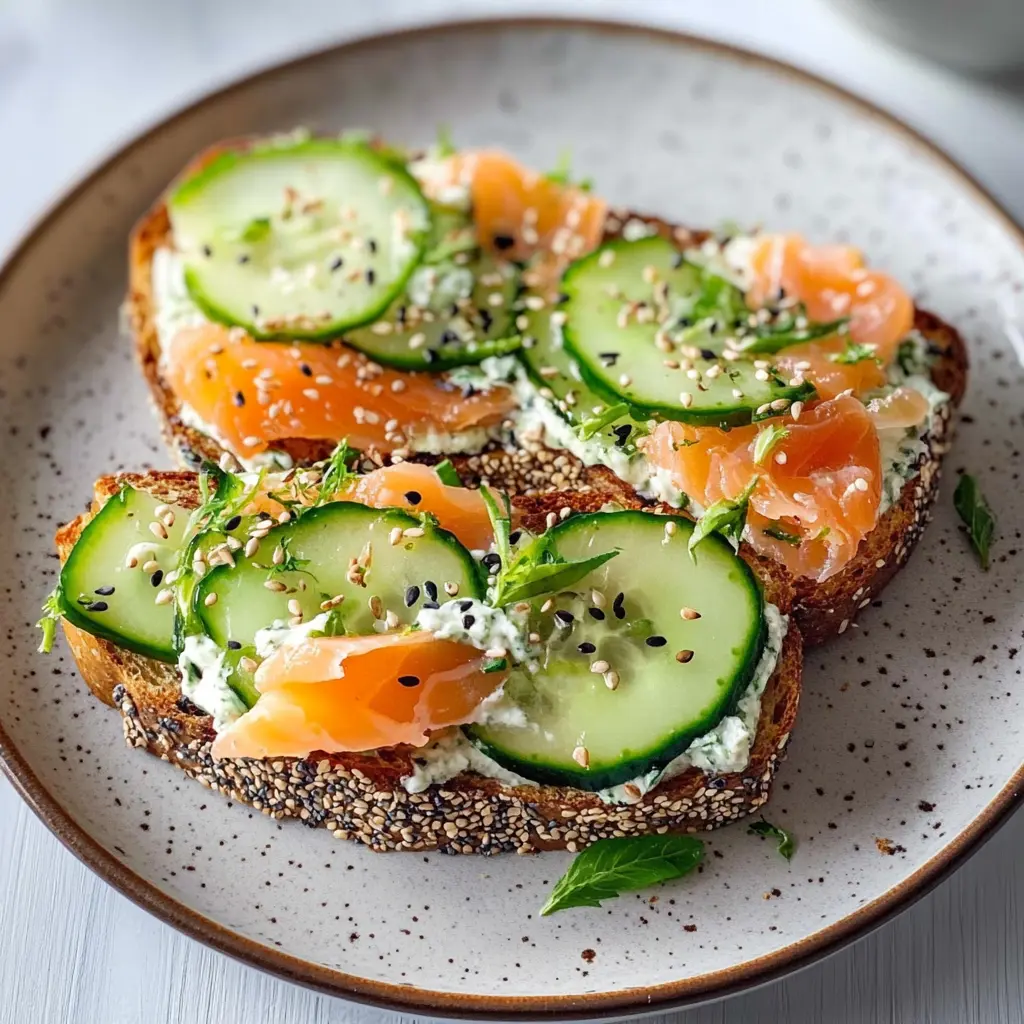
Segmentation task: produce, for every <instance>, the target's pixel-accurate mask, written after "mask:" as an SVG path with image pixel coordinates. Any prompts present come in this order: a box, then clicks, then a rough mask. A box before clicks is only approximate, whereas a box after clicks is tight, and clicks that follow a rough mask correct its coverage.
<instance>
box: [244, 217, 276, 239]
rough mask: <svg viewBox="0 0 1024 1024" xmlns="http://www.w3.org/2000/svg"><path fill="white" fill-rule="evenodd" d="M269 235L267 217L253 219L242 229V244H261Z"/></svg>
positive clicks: (268, 219)
mask: <svg viewBox="0 0 1024 1024" xmlns="http://www.w3.org/2000/svg"><path fill="white" fill-rule="evenodd" d="M269 234H270V218H269V217H253V219H252V220H251V221H249V223H248V224H246V225H245V227H244V228H243V229H242V236H241V237H242V241H243V242H261V241H262V240H263V239H264V238H266V237H267V235H269Z"/></svg>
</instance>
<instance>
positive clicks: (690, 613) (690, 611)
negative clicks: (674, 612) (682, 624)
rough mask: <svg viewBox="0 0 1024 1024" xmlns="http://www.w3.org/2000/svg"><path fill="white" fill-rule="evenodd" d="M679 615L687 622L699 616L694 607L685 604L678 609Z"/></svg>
mask: <svg viewBox="0 0 1024 1024" xmlns="http://www.w3.org/2000/svg"><path fill="white" fill-rule="evenodd" d="M679 617H680V618H681V619H685V620H686V621H687V622H692V621H693V620H694V619H699V618H700V612H699V611H697V610H696V609H694V608H687V607H686V606H685V605H684V606H683V607H682V608H680V609H679Z"/></svg>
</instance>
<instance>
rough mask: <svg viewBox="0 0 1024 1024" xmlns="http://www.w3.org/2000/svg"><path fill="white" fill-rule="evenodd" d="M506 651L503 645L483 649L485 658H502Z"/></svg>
mask: <svg viewBox="0 0 1024 1024" xmlns="http://www.w3.org/2000/svg"><path fill="white" fill-rule="evenodd" d="M507 654H508V651H507V650H506V649H505V648H504V647H489V648H488V649H487V650H486V651H484V657H485V658H504V657H505V656H506V655H507Z"/></svg>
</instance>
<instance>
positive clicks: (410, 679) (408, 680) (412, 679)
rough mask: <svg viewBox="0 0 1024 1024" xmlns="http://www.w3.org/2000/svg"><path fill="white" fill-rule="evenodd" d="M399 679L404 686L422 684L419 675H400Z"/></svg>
mask: <svg viewBox="0 0 1024 1024" xmlns="http://www.w3.org/2000/svg"><path fill="white" fill-rule="evenodd" d="M398 681H399V682H400V683H401V684H402V686H419V685H420V677H419V676H399V677H398Z"/></svg>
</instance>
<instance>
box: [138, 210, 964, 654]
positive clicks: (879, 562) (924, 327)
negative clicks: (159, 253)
mask: <svg viewBox="0 0 1024 1024" xmlns="http://www.w3.org/2000/svg"><path fill="white" fill-rule="evenodd" d="M610 213H611V215H610V217H609V224H610V225H612V229H610V230H609V231H608V232H607V235H608V237H613V236H615V235H617V234H619V233H620V232H621V230H622V225H625V224H627V223H629V222H631V221H642V222H643V223H645V224H647V225H649V226H650V227H651V228H653V229H654V230H655V231H657V232H658V233H660V234H664V235H666V236H668V237H671V238H672V239H674V240H675V241H676V242H677V243H678V244H680V245H698V244H700V242H701V241H703V240H704V239H706V238H707V237H708V233H707V232H705V231H698V230H692V229H689V228H686V227H684V226H681V225H673V224H670V223H668V222H666V221H664V220H661V219H660V218H656V217H647V216H644V215H642V214H636V213H633V212H631V211H627V210H612V211H610ZM170 234H171V231H170V220H169V217H168V213H167V207H166V205H165V204H164V202H163V201H162V200H161V201H159V202H157V204H156V205H155V206H154V207H153V208H152V209H151V210H150V211H149V212H148V213H147V214H146V215H145V216H144V217H143V218H142V220H140V221H139V223H138V224H137V225H136V227H135V229H134V231H133V232H132V236H131V242H130V254H129V255H130V258H129V266H130V270H129V293H128V298H127V303H126V306H127V310H128V314H129V323H130V325H131V330H132V333H133V336H134V341H135V348H136V354H137V356H138V359H139V363H140V365H141V368H142V372H143V375H144V376H145V378H146V382H147V384H148V386H149V392H150V397H151V399H152V402H153V405H154V408H155V409H156V413H157V418H158V420H159V422H160V426H161V431H162V433H163V436H164V439H165V441H166V442H167V444H168V446H169V447H170V448H171V449H172V451H173V452H174V453H175V455H176V457H177V459H178V460H179V462H180V463H181V464H182V465H183V466H185V467H187V468H195V467H197V466H199V465H200V464H201V463H202V461H203V460H210V461H214V462H216V461H218V460H219V459H220V458H221V456H222V455H223V454H224V452H223V449H222V448H221V447H220V445H219V444H218V443H217V442H216V441H215V440H214V439H213V438H211V437H209V436H207V435H205V434H203V433H201V432H199V431H197V430H196V429H194V428H193V427H191V426H188V425H187V424H186V423H185V422H184V421H183V419H182V415H181V402H180V401H179V399H178V397H177V396H176V395H175V394H174V392H173V391H172V389H171V388H170V387H169V385H168V384H167V382H166V380H165V379H164V377H163V376H162V374H161V371H160V346H159V342H158V339H157V333H156V326H155V309H154V303H153V289H152V280H151V266H152V260H153V254H154V252H155V251H156V250H157V249H158V248H161V247H165V246H168V245H170V244H171V241H170ZM914 326H915V328H916V329H917V330H918V331H919V332H920V333H921V334H922V336H923V337H924V338H925V339H926V340H927V342H928V345H929V348H930V351H931V353H932V355H933V357H934V363H933V366H932V378H933V380H934V382H935V384H936V386H937V387H939V388H940V389H941V390H943V391H945V392H947V393H948V394H949V395H950V396H951V399H952V401H951V404H950V406H947V407H945V409H944V412H943V414H942V415H941V416H940V417H939V418H938V420H937V423H936V427H935V429H934V430H933V431H932V432H931V433H930V434H929V435H928V436H927V437H926V438H925V447H926V451H925V453H924V454H923V456H922V457H921V460H920V463H919V466H918V472H917V475H916V476H915V477H913V478H912V479H910V480H908V481H907V483H906V484H905V485H904V488H903V491H902V493H901V495H900V498H899V500H898V501H896V502H895V503H894V504H893V505H892V506H890V507H889V508H888V509H887V510H886V512H885V513H884V514H883V515H882V516H881V517H880V519H879V521H878V523H877V524H876V526H875V528H874V530H873V531H872V532H871V533H870V534H869V535H868V536H867V537H866V538H865V539H864V541H862V543H861V545H860V548H859V550H858V552H857V554H856V556H855V557H854V558H853V560H852V561H850V562H849V563H848V564H847V565H846V566H845V567H844V568H843V569H842V570H841V571H840V572H839V573H837V574H836V575H835V576H832V577H831V578H830V579H828V580H826V581H825V582H824V583H817V582H814V581H813V580H809V579H801V578H798V577H794V576H793V575H792V574H791V573H790V572H789V571H788V570H787V569H786V568H785V567H784V566H783V565H781V564H779V563H776V562H772V561H770V560H768V559H763V558H759V557H758V556H757V555H756V554H755V553H754V552H753V551H752V550H749V549H748V550H747V551H746V555H745V557H747V558H748V559H749V560H751V561H757V562H758V563H759V566H760V571H761V574H762V575H763V576H765V577H770V578H772V579H775V580H778V581H779V583H780V585H783V586H785V587H787V588H793V589H794V590H795V593H796V603H795V606H794V617H795V619H796V621H797V623H798V624H799V626H800V629H801V631H802V633H803V637H804V643H805V645H808V646H813V645H817V644H820V643H823V642H825V641H826V640H828V639H830V638H831V637H833V636H836V635H838V634H840V633H842V632H844V631H845V630H846V629H847V628H848V627H849V625H850V624H851V623H852V622H853V621H854V620H855V618H856V615H857V612H858V611H859V610H860V609H861V608H863V607H866V606H867V605H868V604H870V603H871V601H872V600H873V599H874V598H875V597H876V596H877V595H878V593H879V592H880V591H881V590H882V588H883V587H884V586H885V585H886V583H888V582H889V580H890V579H891V578H892V577H893V576H894V575H895V573H896V571H897V570H898V569H899V568H900V566H901V565H903V563H904V562H905V561H906V560H907V558H908V557H909V555H910V553H911V551H912V550H913V548H914V545H915V544H916V543H917V541H918V539H919V538H920V536H921V533H922V531H923V529H924V526H925V524H926V523H927V521H928V519H929V518H930V510H931V506H932V504H933V503H934V501H935V497H936V494H937V490H938V482H939V470H940V467H941V463H942V458H943V456H944V455H945V453H946V451H947V450H948V449H949V445H950V441H951V438H952V429H953V412H954V411H955V409H956V407H957V406H959V404H960V402H961V401H962V399H963V395H964V391H965V389H966V384H967V350H966V347H965V345H964V342H963V339H962V338H961V336H960V334H959V333H958V332H957V331H956V329H955V328H953V327H952V326H950V325H949V324H947V323H945V322H944V321H942V320H940V319H939V318H938V317H937V316H934V315H933V314H931V313H928V312H926V311H924V310H916V311H915V318H914ZM275 447H276V448H279V449H280V450H282V451H283V452H285V453H286V454H287V455H289V456H290V457H291V458H292V459H293V460H294V461H295V462H296V463H297V464H304V463H309V462H314V461H317V460H319V459H325V458H327V457H328V456H329V455H330V452H331V450H332V449H333V444H332V443H331V442H329V441H320V440H311V439H308V438H290V439H286V440H284V441H280V442H275ZM453 461H455V462H456V464H457V465H459V466H460V468H462V469H463V470H464V471H466V472H468V477H469V482H475V481H478V480H480V479H483V480H485V481H486V482H488V483H492V484H494V485H495V486H498V487H503V488H505V489H507V490H510V491H513V492H516V493H526V494H533V493H540V492H543V491H544V490H550V489H555V490H565V489H571V488H575V487H578V486H581V485H585V486H588V487H590V488H592V489H593V490H595V491H601V490H604V491H605V492H606V493H607V495H608V498H607V500H611V501H619V502H623V501H625V500H627V499H628V500H630V501H632V502H634V503H636V504H637V507H639V506H640V505H643V504H645V503H644V502H642V501H638V499H637V498H636V496H635V495H634V494H633V493H632V489H631V488H630V487H629V486H628V485H626V484H624V483H622V482H621V481H620V480H618V478H617V477H615V476H614V474H613V473H611V472H610V471H609V470H608V469H606V468H604V467H601V466H597V467H587V466H584V465H583V464H582V463H581V462H579V460H578V459H576V457H575V456H573V455H571V454H569V453H568V452H563V451H552V450H549V449H545V448H543V447H539V446H536V445H524V447H523V448H522V449H521V450H520V451H519V452H516V453H512V454H511V455H508V456H506V455H505V454H503V453H501V452H497V451H495V452H488V453H485V454H483V455H481V456H468V457H461V458H460V457H456V458H454V459H453ZM488 467H490V468H488ZM646 504H649V503H646Z"/></svg>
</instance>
